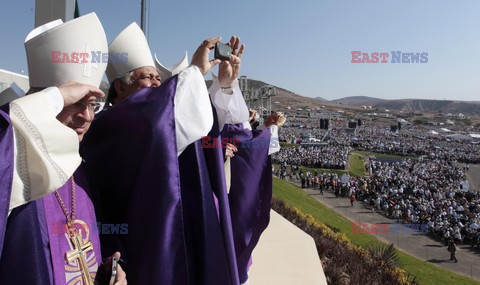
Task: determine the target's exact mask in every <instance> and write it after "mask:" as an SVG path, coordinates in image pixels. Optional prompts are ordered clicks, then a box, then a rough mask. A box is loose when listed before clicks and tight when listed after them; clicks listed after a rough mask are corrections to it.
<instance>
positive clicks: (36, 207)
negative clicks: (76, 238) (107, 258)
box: [0, 149, 101, 284]
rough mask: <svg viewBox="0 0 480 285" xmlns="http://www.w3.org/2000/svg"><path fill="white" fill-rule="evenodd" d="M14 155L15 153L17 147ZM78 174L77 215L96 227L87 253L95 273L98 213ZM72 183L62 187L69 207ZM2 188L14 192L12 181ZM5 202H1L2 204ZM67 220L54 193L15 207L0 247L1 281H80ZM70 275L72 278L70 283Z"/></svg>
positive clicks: (42, 282) (46, 282) (34, 282)
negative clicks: (67, 256)
mask: <svg viewBox="0 0 480 285" xmlns="http://www.w3.org/2000/svg"><path fill="white" fill-rule="evenodd" d="M11 155H12V156H13V149H12V151H11ZM1 174H2V175H3V174H4V173H3V172H2V173H1ZM12 175H13V172H12ZM74 175H75V178H76V180H77V184H76V209H77V218H78V219H81V220H83V221H84V222H86V223H87V224H88V225H89V226H90V225H93V227H95V228H93V229H92V228H90V237H89V239H90V241H91V242H92V244H93V248H94V250H93V252H89V253H87V257H88V259H89V260H90V265H91V269H92V271H91V272H92V274H95V273H96V268H97V266H98V264H100V262H101V255H100V254H101V252H100V242H99V238H98V231H97V229H96V219H95V213H94V209H93V205H92V202H91V200H90V198H89V197H88V195H87V193H86V192H85V190H84V187H85V184H84V183H83V181H84V179H83V175H82V171H80V168H79V169H77V171H76V172H75V174H74ZM2 181H3V180H2ZM70 187H71V182H70V180H69V181H68V182H67V183H66V184H65V185H64V186H62V187H61V188H60V189H59V192H60V195H61V197H62V199H63V200H64V203H65V205H66V207H67V209H68V210H69V211H70V201H71V200H70V199H71V196H70V189H71V188H70ZM2 190H8V193H10V191H11V185H10V186H9V188H2ZM2 192H3V191H2ZM0 194H1V193H0ZM8 202H9V199H8ZM8 204H9V203H7V204H6V207H7V210H8ZM3 205H4V204H1V206H2V207H3ZM2 209H3V208H2ZM65 223H66V218H65V216H64V214H63V212H62V210H61V208H60V206H59V204H58V201H57V200H56V198H55V196H54V194H53V193H52V194H50V195H47V196H45V197H44V198H42V199H39V200H36V201H32V202H29V203H26V204H24V205H22V206H19V207H16V208H15V209H13V210H12V212H11V214H10V216H9V217H8V224H7V226H6V231H5V238H4V240H3V241H2V243H0V247H2V246H3V252H2V255H1V258H0V280H1V284H76V283H75V282H74V283H71V282H73V281H78V278H74V277H75V276H78V274H79V270H77V269H76V268H74V267H75V262H73V263H72V264H71V265H67V264H66V260H65V253H66V252H67V251H69V250H70V249H71V248H70V245H69V242H68V240H67V238H66V237H65V234H64V233H65V231H64V230H63V229H62V227H61V225H62V224H65ZM3 230H5V227H4V228H3ZM69 277H73V278H69ZM67 278H68V279H69V281H70V282H68V283H67ZM80 284H82V283H80Z"/></svg>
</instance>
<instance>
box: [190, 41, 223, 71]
mask: <svg viewBox="0 0 480 285" xmlns="http://www.w3.org/2000/svg"><path fill="white" fill-rule="evenodd" d="M221 39H222V38H220V37H216V38H209V39H206V40H204V41H203V43H202V44H201V45H200V46H199V47H198V48H197V50H196V51H195V53H194V54H193V57H192V65H196V66H197V67H198V68H199V69H200V72H202V74H203V75H205V74H207V73H208V72H209V71H210V69H212V68H213V67H215V65H217V64H219V63H220V62H221V60H220V59H212V60H208V53H209V52H210V50H212V49H213V48H214V47H215V44H216V43H218V42H220V40H221Z"/></svg>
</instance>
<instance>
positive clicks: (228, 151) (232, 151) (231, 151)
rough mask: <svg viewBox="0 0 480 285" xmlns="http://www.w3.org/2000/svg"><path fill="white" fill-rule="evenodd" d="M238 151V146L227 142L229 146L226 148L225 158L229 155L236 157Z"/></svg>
mask: <svg viewBox="0 0 480 285" xmlns="http://www.w3.org/2000/svg"><path fill="white" fill-rule="evenodd" d="M237 151H238V148H237V147H236V146H235V145H233V144H231V143H227V148H226V150H225V158H227V157H234V156H235V152H237Z"/></svg>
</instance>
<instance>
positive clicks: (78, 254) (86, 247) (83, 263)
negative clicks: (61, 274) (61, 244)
mask: <svg viewBox="0 0 480 285" xmlns="http://www.w3.org/2000/svg"><path fill="white" fill-rule="evenodd" d="M70 239H71V240H72V244H73V248H74V249H73V250H70V251H68V252H67V254H66V258H67V261H68V263H71V262H72V261H74V260H76V259H77V260H78V263H79V267H80V270H81V271H82V278H83V283H84V284H85V285H94V283H93V280H92V276H91V275H90V270H89V269H88V264H87V256H86V253H87V252H89V251H92V250H93V245H92V242H91V241H88V242H87V243H83V238H82V235H81V234H79V233H78V232H76V233H72V234H71V236H70Z"/></svg>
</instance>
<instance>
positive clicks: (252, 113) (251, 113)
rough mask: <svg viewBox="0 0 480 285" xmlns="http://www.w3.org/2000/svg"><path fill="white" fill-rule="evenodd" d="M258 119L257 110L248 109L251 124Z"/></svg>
mask: <svg viewBox="0 0 480 285" xmlns="http://www.w3.org/2000/svg"><path fill="white" fill-rule="evenodd" d="M256 120H257V111H255V110H253V109H248V122H249V123H250V124H253V123H255V121H256Z"/></svg>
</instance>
